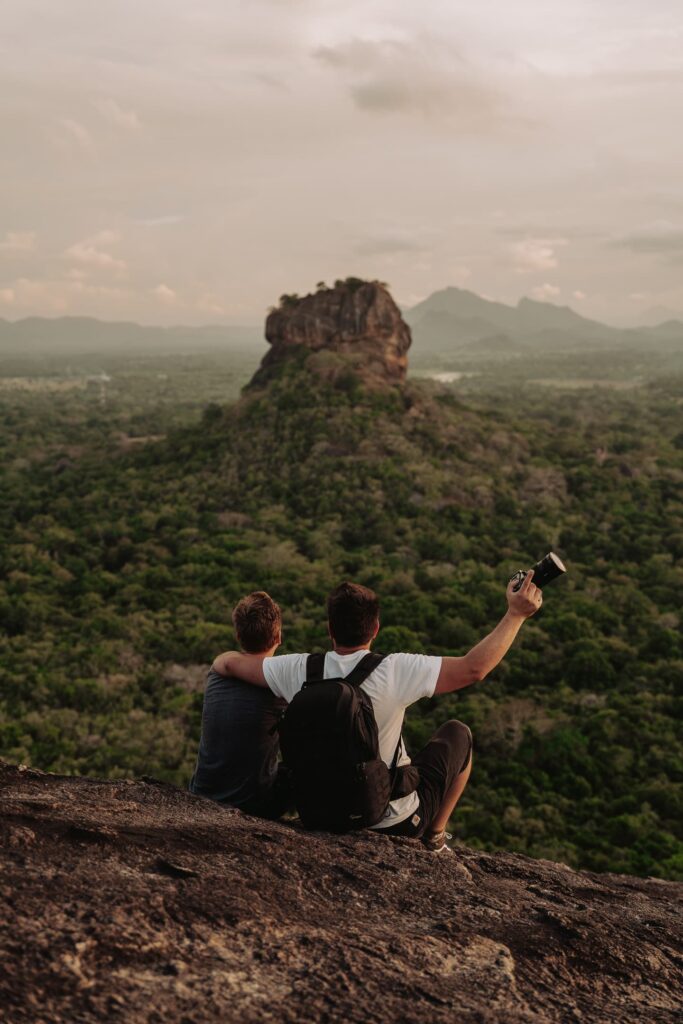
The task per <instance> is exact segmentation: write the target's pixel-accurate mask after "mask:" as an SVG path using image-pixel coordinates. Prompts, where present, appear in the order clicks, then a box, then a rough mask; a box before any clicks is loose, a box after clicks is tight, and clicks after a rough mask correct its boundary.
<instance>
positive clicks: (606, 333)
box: [0, 288, 683, 356]
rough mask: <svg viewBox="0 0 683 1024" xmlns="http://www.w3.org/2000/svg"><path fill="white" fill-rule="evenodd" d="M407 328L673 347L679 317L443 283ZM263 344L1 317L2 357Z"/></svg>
mask: <svg viewBox="0 0 683 1024" xmlns="http://www.w3.org/2000/svg"><path fill="white" fill-rule="evenodd" d="M403 316H404V319H405V320H406V321H407V322H408V324H409V325H410V326H411V328H412V332H413V348H412V353H413V354H414V355H416V356H418V355H419V356H429V355H432V354H433V355H445V354H448V353H451V352H455V351H464V350H470V351H472V352H481V353H482V354H483V353H485V352H489V353H491V354H494V353H497V352H501V353H503V352H513V351H515V350H518V351H525V350H530V349H532V350H537V351H538V350H545V351H556V352H561V351H576V350H577V349H578V350H581V349H589V348H619V347H622V346H626V347H630V348H641V347H646V348H656V349H657V350H658V351H678V350H680V349H681V347H682V346H683V322H682V321H680V320H667V321H665V322H664V323H660V324H657V325H656V326H645V325H644V326H642V327H634V328H619V327H610V326H608V325H607V324H602V323H599V322H598V321H597V320H589V319H587V318H586V317H583V316H581V315H580V314H579V313H576V312H575V311H574V310H573V309H570V308H569V306H555V305H553V304H552V303H550V302H536V301H534V300H533V299H527V298H523V299H520V300H519V302H518V303H517V305H516V306H508V305H506V304H505V303H504V302H492V301H491V300H489V299H484V298H482V297H481V296H480V295H477V294H475V292H471V291H467V290H465V289H462V288H443V289H442V290H441V291H437V292H434V293H433V294H432V295H430V296H429V297H428V298H427V299H425V300H424V301H423V302H420V303H418V304H417V305H416V306H413V307H412V308H411V309H408V310H404V311H403ZM263 347H264V337H263V329H262V328H261V327H228V326H220V325H207V326H203V327H181V326H179V327H146V326H143V325H142V324H136V323H129V322H125V321H120V322H110V321H105V320H97V319H95V318H93V317H81V316H65V317H55V318H47V317H27V318H26V319H24V320H16V321H9V320H3V319H0V355H19V354H21V355H33V354H35V355H85V354H92V355H97V354H105V353H106V354H109V355H113V354H120V355H132V354H140V355H142V354H163V353H176V354H177V353H192V352H207V351H216V350H224V351H225V350H230V351H234V352H250V353H253V352H254V349H256V348H260V349H263Z"/></svg>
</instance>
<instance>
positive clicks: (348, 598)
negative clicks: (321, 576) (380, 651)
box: [327, 582, 379, 647]
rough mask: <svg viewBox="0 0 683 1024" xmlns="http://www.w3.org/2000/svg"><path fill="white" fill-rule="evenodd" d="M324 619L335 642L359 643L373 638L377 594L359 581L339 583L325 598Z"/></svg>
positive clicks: (347, 645) (342, 643) (352, 644)
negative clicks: (325, 610)
mask: <svg viewBox="0 0 683 1024" xmlns="http://www.w3.org/2000/svg"><path fill="white" fill-rule="evenodd" d="M327 620H328V622H329V624H330V633H331V635H332V638H333V639H334V641H335V643H337V644H340V645H341V646H342V647H360V646H361V645H362V644H366V643H367V642H368V640H370V639H371V638H372V635H373V633H374V632H375V629H376V627H377V623H378V621H379V598H378V597H377V594H376V593H375V592H374V590H370V589H369V588H368V587H362V586H361V585H360V583H348V582H347V583H340V585H339V586H338V587H337V588H336V589H335V590H333V591H332V593H331V594H330V596H329V597H328V598H327Z"/></svg>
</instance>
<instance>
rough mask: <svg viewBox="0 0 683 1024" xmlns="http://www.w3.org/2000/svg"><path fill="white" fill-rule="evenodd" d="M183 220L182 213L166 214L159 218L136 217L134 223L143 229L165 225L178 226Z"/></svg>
mask: <svg viewBox="0 0 683 1024" xmlns="http://www.w3.org/2000/svg"><path fill="white" fill-rule="evenodd" d="M184 220H185V216H184V214H182V213H166V214H162V215H161V216H160V217H137V218H136V220H135V223H136V224H140V225H141V226H142V227H145V228H161V227H165V226H166V225H167V224H180V223H181V222H182V221H184Z"/></svg>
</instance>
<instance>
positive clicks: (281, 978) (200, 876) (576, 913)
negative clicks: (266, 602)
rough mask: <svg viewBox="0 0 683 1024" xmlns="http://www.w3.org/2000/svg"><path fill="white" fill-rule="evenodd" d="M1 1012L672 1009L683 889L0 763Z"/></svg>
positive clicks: (602, 1018)
mask: <svg viewBox="0 0 683 1024" xmlns="http://www.w3.org/2000/svg"><path fill="white" fill-rule="evenodd" d="M0 801H1V802H0V810H1V812H2V814H1V817H0V843H1V845H0V865H1V875H0V903H1V904H2V923H3V927H2V930H1V931H0V1019H2V1020H3V1021H4V1022H7V1024H29V1022H30V1024H38V1022H45V1024H46V1022H49V1024H74V1022H76V1021H78V1022H80V1024H89V1022H95V1021H97V1022H101V1021H110V1022H116V1021H121V1022H122V1024H124V1022H125V1024H138V1022H145V1024H152V1022H154V1024H162V1022H163V1024H176V1022H183V1024H212V1022H216V1024H218V1022H220V1024H226V1022H233V1021H234V1022H240V1024H242V1022H257V1021H258V1022H261V1021H271V1022H275V1024H277V1022H292V1024H294V1022H297V1024H306V1022H316V1024H317V1022H337V1021H339V1022H342V1021H344V1022H358V1024H368V1022H376V1024H379V1022H395V1021H402V1022H406V1024H412V1022H416V1024H417V1022H422V1021H424V1022H429V1024H441V1022H443V1024H453V1022H454V1021H457V1022H458V1024H494V1022H500V1024H545V1022H565V1021H567V1022H568V1021H572V1022H580V1021H585V1022H586V1024H600V1022H605V1024H607V1022H609V1024H620V1022H623V1024H626V1022H629V1024H634V1022H639V1024H644V1022H649V1021H652V1022H655V1021H656V1022H658V1024H666V1022H672V1024H673V1022H674V1021H680V1019H681V1014H682V1013H683V993H682V992H681V986H680V976H681V964H682V963H683V959H682V952H683V950H682V938H683V935H682V932H683V926H682V918H681V914H680V904H681V897H682V896H683V886H681V885H679V884H676V883H673V882H661V881H656V880H653V879H648V880H642V879H636V878H629V877H626V876H615V875H594V874H588V873H585V872H576V871H571V870H569V869H568V868H566V867H564V866H563V865H560V864H551V863H549V862H547V861H533V860H529V859H528V858H526V857H521V856H513V855H507V854H495V855H489V854H483V853H475V852H474V851H472V850H468V849H464V848H463V849H460V850H458V852H457V854H456V855H454V856H448V855H445V856H438V857H435V856H433V855H430V854H428V853H426V852H425V851H424V850H423V849H422V848H421V847H420V846H419V845H418V844H416V843H414V842H412V841H410V840H407V839H391V838H389V837H386V836H385V837H383V836H380V835H375V834H373V833H371V832H362V833H359V834H357V835H352V836H344V837H334V836H329V835H323V834H311V833H303V832H301V831H299V830H298V829H296V828H295V827H292V826H288V825H272V824H270V823H268V822H264V821H261V820H259V819H256V818H249V817H247V816H245V815H243V814H241V813H240V812H239V811H234V810H229V809H224V808H221V807H219V806H216V805H215V804H212V803H210V802H209V801H205V800H201V799H199V798H195V797H191V796H189V795H188V794H186V793H183V792H181V791H180V790H177V789H174V788H173V787H170V786H166V785H161V784H158V783H152V782H150V783H145V782H125V781H122V782H103V781H95V780H91V779H78V778H64V777H60V776H55V775H46V774H43V773H41V772H37V771H32V770H22V769H17V768H13V767H10V766H9V765H5V764H3V763H2V762H0Z"/></svg>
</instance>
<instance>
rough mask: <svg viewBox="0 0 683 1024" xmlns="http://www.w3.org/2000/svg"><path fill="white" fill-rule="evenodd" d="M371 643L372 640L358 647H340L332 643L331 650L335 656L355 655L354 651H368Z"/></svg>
mask: <svg viewBox="0 0 683 1024" xmlns="http://www.w3.org/2000/svg"><path fill="white" fill-rule="evenodd" d="M371 643H372V640H368V642H367V643H366V644H359V646H358V647H340V645H339V644H336V643H335V642H334V641H332V650H333V651H334V652H335V654H355V653H356V651H369V650H370V644H371Z"/></svg>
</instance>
